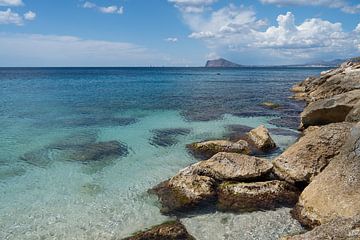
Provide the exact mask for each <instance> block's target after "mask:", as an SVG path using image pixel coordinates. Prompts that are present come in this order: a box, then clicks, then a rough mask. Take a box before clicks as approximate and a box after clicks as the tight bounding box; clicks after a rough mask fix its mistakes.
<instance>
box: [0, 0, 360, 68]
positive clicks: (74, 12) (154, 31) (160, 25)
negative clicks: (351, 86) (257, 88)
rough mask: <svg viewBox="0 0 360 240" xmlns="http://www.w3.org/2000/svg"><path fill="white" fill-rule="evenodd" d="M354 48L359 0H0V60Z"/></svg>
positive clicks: (346, 52) (145, 62)
mask: <svg viewBox="0 0 360 240" xmlns="http://www.w3.org/2000/svg"><path fill="white" fill-rule="evenodd" d="M357 55H360V1H359V0H352V1H351V0H311V1H309V0H252V1H240V0H233V1H228V0H90V1H80V0H61V1H49V0H0V66H149V65H152V66H202V65H203V64H204V63H205V61H206V60H207V59H213V58H218V57H224V58H228V59H230V60H232V61H235V62H237V63H241V64H255V65H272V64H294V63H304V62H311V61H314V60H321V59H328V60H329V59H335V58H347V57H352V56H357Z"/></svg>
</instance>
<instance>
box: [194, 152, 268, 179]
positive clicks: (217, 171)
mask: <svg viewBox="0 0 360 240" xmlns="http://www.w3.org/2000/svg"><path fill="white" fill-rule="evenodd" d="M191 168H192V169H193V170H192V171H193V172H194V173H195V174H198V175H201V176H208V177H211V178H213V179H216V180H218V181H224V180H234V181H235V180H236V181H249V180H255V179H260V178H266V177H267V176H268V174H269V173H270V171H271V170H272V164H271V163H270V161H269V160H267V159H261V158H257V157H252V156H247V155H244V154H238V153H225V152H221V153H217V154H216V155H214V156H213V157H212V158H210V159H209V160H206V161H202V162H199V163H197V164H194V165H192V167H191Z"/></svg>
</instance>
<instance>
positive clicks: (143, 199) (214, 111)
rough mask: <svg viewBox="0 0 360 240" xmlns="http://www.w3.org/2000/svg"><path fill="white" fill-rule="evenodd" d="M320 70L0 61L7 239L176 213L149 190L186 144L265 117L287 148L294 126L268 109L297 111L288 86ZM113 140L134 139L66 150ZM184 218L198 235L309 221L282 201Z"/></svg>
mask: <svg viewBox="0 0 360 240" xmlns="http://www.w3.org/2000/svg"><path fill="white" fill-rule="evenodd" d="M322 70H323V69H280V68H246V69H228V70H227V69H214V70H212V69H211V70H209V69H201V68H199V69H197V68H194V69H181V68H173V69H172V68H170V69H166V68H155V69H152V68H105V69H102V68H69V69H66V68H65V69H56V68H55V69H6V68H0V89H1V97H0V102H1V105H0V113H1V115H0V124H1V126H2V128H1V129H0V143H1V144H0V152H1V155H0V193H1V198H0V229H1V231H0V239H116V238H119V239H121V238H122V237H126V236H128V235H129V234H131V233H133V232H135V231H138V230H141V229H143V228H146V227H149V226H152V225H154V224H158V223H161V222H163V221H165V220H168V219H170V218H171V217H169V216H164V215H161V214H160V212H159V206H158V202H157V200H156V198H155V197H154V196H150V195H148V194H147V190H148V189H149V188H151V187H152V186H154V185H156V184H157V183H159V182H161V181H163V180H165V179H167V178H169V177H170V176H172V175H174V174H175V173H176V172H177V171H179V170H180V169H182V168H184V167H186V166H187V165H189V164H191V163H194V162H196V161H197V160H196V159H194V158H193V156H191V155H190V154H189V153H188V152H187V150H186V148H185V145H186V144H188V143H191V142H194V141H201V140H205V139H216V138H228V137H229V136H230V134H231V132H229V126H233V125H236V126H237V125H246V126H249V127H257V126H258V125H259V124H265V125H266V126H267V127H268V128H270V129H272V131H273V133H274V135H273V136H274V139H275V141H276V142H277V144H278V145H279V146H280V150H279V151H278V152H276V153H274V154H275V155H276V154H279V153H280V152H281V150H283V149H285V148H286V147H287V146H289V145H290V144H291V143H293V142H294V141H295V139H296V137H297V135H296V131H295V130H293V129H290V128H288V127H285V126H282V127H281V128H280V129H281V130H282V132H279V128H278V126H279V124H276V123H274V122H272V121H271V120H272V119H276V118H278V117H284V118H286V117H289V118H291V117H294V116H296V114H298V112H299V111H300V110H301V108H302V104H301V103H297V102H292V101H290V100H288V99H287V98H288V96H289V95H290V93H289V92H288V88H289V87H290V86H291V85H292V84H293V83H295V82H297V81H300V80H302V79H303V78H305V77H306V76H309V75H315V74H318V73H319V72H320V71H322ZM263 101H275V102H278V103H280V104H281V105H282V106H283V107H282V108H281V109H278V110H269V109H266V108H264V107H261V106H260V105H259V103H261V102H263ZM270 122H272V123H274V124H276V126H275V125H273V124H270ZM280 125H281V124H280ZM289 127H291V126H289ZM176 129H181V130H182V131H180V133H179V131H176ZM276 129H277V131H276ZM163 130H166V131H163ZM284 131H285V133H286V134H284V133H283V132H284ZM289 133H290V134H289ZM107 141H118V142H119V143H120V144H121V146H122V147H124V148H126V151H123V152H121V153H117V154H115V155H111V156H106V158H104V159H102V158H101V159H96V160H99V161H93V162H80V161H73V160H71V159H68V157H67V156H68V155H66V153H67V152H66V151H68V148H67V147H68V146H71V147H70V149H71V151H73V150H74V149H75V150H78V149H79V146H80V147H83V146H93V145H91V144H94V143H99V142H107ZM86 144H90V145H86ZM60 145H61V146H62V147H61V148H60V147H58V146H60ZM54 146H57V147H54ZM63 146H65V147H63ZM73 146H76V148H74V147H73ZM64 149H65V150H64ZM64 153H65V154H64ZM96 157H99V156H98V155H96ZM272 157H273V156H268V158H272ZM279 219H280V220H279ZM181 220H182V222H183V223H184V224H185V225H186V226H187V228H188V229H189V231H190V232H191V233H192V234H193V235H194V236H196V237H197V238H198V239H234V238H243V239H253V238H250V237H251V236H258V238H261V239H276V237H277V236H279V235H281V234H283V233H287V232H296V231H299V230H301V227H300V226H299V224H298V223H297V222H295V221H294V220H292V219H291V218H290V215H289V210H288V209H286V208H285V209H279V210H277V211H273V212H268V213H251V214H243V215H234V214H229V213H220V212H216V211H214V212H210V213H208V212H207V213H199V214H196V215H194V216H184V217H183V218H182V219H181ZM285 220H286V221H285ZM261 221H263V222H266V223H268V225H266V224H262V225H261V226H260V225H259V222H261ZM237 222H240V223H242V225H239V224H235V223H237ZM274 229H276V231H274ZM212 231H214V234H209V233H210V232H212ZM215 232H216V234H215ZM206 233H208V234H206Z"/></svg>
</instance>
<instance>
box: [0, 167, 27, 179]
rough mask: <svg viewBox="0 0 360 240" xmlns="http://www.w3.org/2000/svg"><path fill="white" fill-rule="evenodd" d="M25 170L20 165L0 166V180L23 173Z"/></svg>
mask: <svg viewBox="0 0 360 240" xmlns="http://www.w3.org/2000/svg"><path fill="white" fill-rule="evenodd" d="M25 172H26V170H25V169H24V168H22V167H20V166H0V181H1V180H6V179H8V178H13V177H18V176H22V175H24V174H25Z"/></svg>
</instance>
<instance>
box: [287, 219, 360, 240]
mask: <svg viewBox="0 0 360 240" xmlns="http://www.w3.org/2000/svg"><path fill="white" fill-rule="evenodd" d="M336 239H339V240H359V239H360V217H356V218H337V219H335V220H332V221H330V222H328V223H325V224H323V225H321V226H318V227H316V228H314V229H313V230H312V231H309V232H306V233H304V234H300V235H295V236H288V237H283V238H281V240H336Z"/></svg>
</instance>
